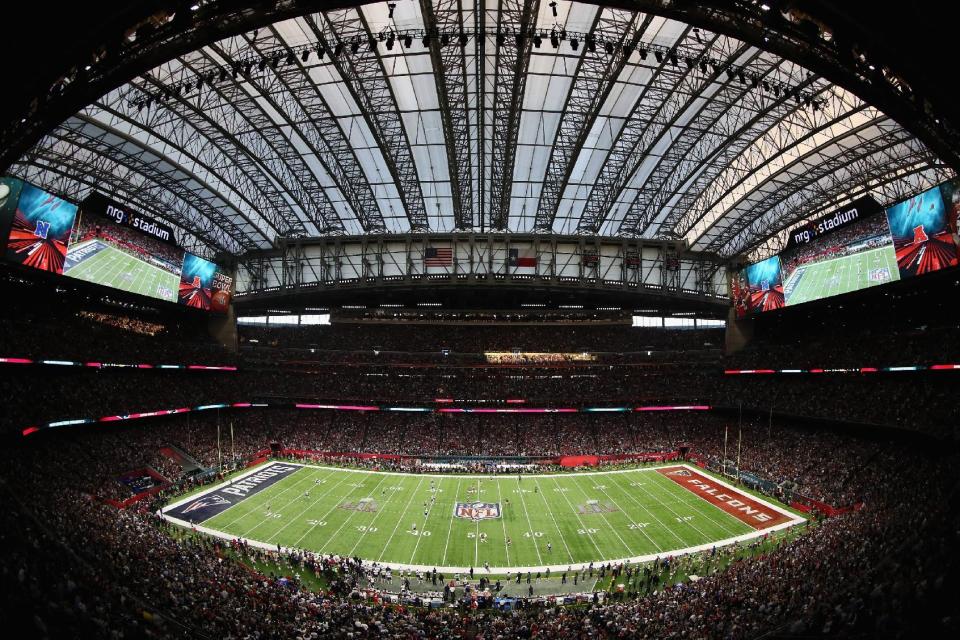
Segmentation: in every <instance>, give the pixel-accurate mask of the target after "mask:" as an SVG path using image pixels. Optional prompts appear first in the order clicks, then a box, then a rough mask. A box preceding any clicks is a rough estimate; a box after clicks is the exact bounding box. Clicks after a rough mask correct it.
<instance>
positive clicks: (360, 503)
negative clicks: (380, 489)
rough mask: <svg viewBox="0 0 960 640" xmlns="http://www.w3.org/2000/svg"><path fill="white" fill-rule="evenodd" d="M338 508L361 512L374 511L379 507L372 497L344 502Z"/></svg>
mask: <svg viewBox="0 0 960 640" xmlns="http://www.w3.org/2000/svg"><path fill="white" fill-rule="evenodd" d="M340 508H341V509H346V510H348V511H360V512H361V513H374V512H376V510H377V509H378V508H379V507H378V505H377V503H376V502H375V501H374V500H373V498H360V499H359V500H357V501H356V502H344V503H343V504H341V505H340Z"/></svg>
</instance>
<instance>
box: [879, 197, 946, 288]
mask: <svg viewBox="0 0 960 640" xmlns="http://www.w3.org/2000/svg"><path fill="white" fill-rule="evenodd" d="M955 190H956V186H955V185H952V184H950V183H947V184H944V185H940V186H937V187H934V188H933V189H930V190H928V191H924V192H923V193H921V194H919V195H916V196H914V197H912V198H910V199H909V200H905V201H903V202H900V203H898V204H895V205H893V206H892V207H890V208H889V209H887V219H888V220H889V223H890V232H891V233H892V234H893V243H894V245H895V247H896V252H897V267H898V268H899V270H900V277H901V278H910V277H913V276H919V275H923V274H925V273H931V272H933V271H938V270H940V269H945V268H947V267H955V266H957V244H956V239H955V238H954V234H953V232H952V231H951V229H950V225H949V224H948V221H949V217H948V213H949V212H952V211H954V208H955V205H954V203H953V202H952V200H953V198H954V197H955V196H956V194H955ZM944 195H946V196H947V197H946V198H944ZM954 215H955V214H954ZM954 220H956V218H955V217H954ZM955 224H956V223H954V225H955Z"/></svg>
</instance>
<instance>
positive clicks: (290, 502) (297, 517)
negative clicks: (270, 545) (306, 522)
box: [251, 480, 343, 546]
mask: <svg viewBox="0 0 960 640" xmlns="http://www.w3.org/2000/svg"><path fill="white" fill-rule="evenodd" d="M297 484H298V485H299V484H300V483H299V482H298V483H297ZM341 484H343V480H341V481H340V482H338V483H336V484H335V485H333V486H332V487H330V488H329V489H327V490H326V491H325V492H324V493H322V494H321V495H320V497H318V498H317V499H316V500H314V501H312V502H311V503H310V505H309V506H307V508H306V509H304V510H303V511H301V512H300V513H299V514H297V516H296V517H294V518H290V519H289V520H288V521H287V522H286V524H284V525H283V526H282V527H280V528H279V529H277V530H276V531H274V532H273V533H271V534H270V535H269V536H268V537H267V539H266V542H270V540H271V539H272V538H275V537H276V536H277V534H279V533H280V532H281V531H283V530H284V529H286V528H287V527H289V526H290V525H291V524H293V522H294V521H295V520H298V519H299V518H300V516H302V515H303V514H304V513H306V512H307V510H308V509H310V508H311V507H312V506H313V505H315V504H317V503H318V502H320V501H321V500H323V499H324V498H325V497H326V496H327V495H328V494H330V493H331V492H332V491H333V490H334V489H336V488H337V487H339V486H340V485H341ZM294 500H296V497H294V498H293V499H292V500H288V501H287V502H286V504H284V505H283V507H282V508H281V511H282V510H283V509H286V508H287V507H289V506H290V505H291V504H293V501H294ZM318 519H320V520H322V519H323V518H318ZM264 522H266V519H264ZM261 524H262V523H261ZM257 526H259V525H257ZM255 528H256V527H254V529H255ZM311 528H312V527H311ZM252 530H253V529H251V531H252ZM308 532H309V531H308ZM304 535H306V534H304ZM300 540H303V536H300V538H299V539H298V540H297V541H296V542H294V543H293V546H296V545H297V544H299V543H300Z"/></svg>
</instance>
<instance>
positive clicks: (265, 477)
mask: <svg viewBox="0 0 960 640" xmlns="http://www.w3.org/2000/svg"><path fill="white" fill-rule="evenodd" d="M302 468H303V467H301V466H299V465H290V464H281V463H274V464H272V465H270V466H268V467H264V468H263V469H261V470H260V471H257V472H256V473H252V474H250V475H248V476H245V477H243V478H239V479H237V480H236V481H234V482H231V483H230V484H228V485H225V486H223V487H221V488H219V489H217V490H216V491H211V492H210V493H207V494H204V495H202V496H197V498H196V499H195V500H190V501H189V502H185V503H183V504H181V505H178V506H176V507H174V508H173V509H170V510H168V511H164V515H166V516H170V517H173V518H178V519H180V520H184V521H186V522H192V523H193V524H200V523H203V522H206V521H207V520H209V519H210V518H212V517H214V516H216V515H219V514H221V513H223V512H224V511H226V510H227V509H229V508H230V507H232V506H233V505H235V504H238V503H240V502H243V501H244V500H245V499H246V498H249V497H250V496H252V495H255V494H257V493H260V492H261V491H263V490H264V489H266V488H267V487H269V486H271V485H273V484H274V483H276V482H277V481H279V480H283V479H284V478H286V477H287V476H289V475H290V474H292V473H294V472H295V471H299V470H300V469H302Z"/></svg>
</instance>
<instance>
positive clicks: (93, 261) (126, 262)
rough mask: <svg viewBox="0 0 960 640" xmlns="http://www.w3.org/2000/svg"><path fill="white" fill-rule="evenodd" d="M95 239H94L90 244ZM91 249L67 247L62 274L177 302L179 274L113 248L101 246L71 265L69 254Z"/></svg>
mask: <svg viewBox="0 0 960 640" xmlns="http://www.w3.org/2000/svg"><path fill="white" fill-rule="evenodd" d="M95 242H98V241H96V240H93V241H91V243H95ZM89 248H91V247H90V245H89V244H87V245H81V246H79V247H73V246H71V247H70V252H68V254H67V260H68V263H67V267H66V268H65V269H64V272H63V273H64V275H68V276H70V277H71V278H79V279H80V280H86V281H87V282H93V283H95V284H102V285H106V286H108V287H114V288H115V289H121V290H123V291H129V292H131V293H139V294H140V295H144V296H150V297H151V298H160V299H161V300H166V301H168V302H176V300H177V290H178V288H179V286H180V277H179V276H178V275H175V274H173V273H170V272H169V271H164V270H163V269H160V268H159V267H155V266H153V265H152V264H148V263H146V262H144V261H143V260H139V259H137V258H135V257H133V256H131V255H129V254H127V253H124V252H123V251H120V250H119V249H117V248H115V247H111V246H109V245H106V246H104V248H102V249H100V250H99V251H97V252H96V253H94V254H93V255H90V256H86V257H83V258H81V259H80V261H79V262H77V263H76V264H74V265H73V266H70V265H69V263H70V254H71V253H74V251H83V250H84V249H89Z"/></svg>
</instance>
